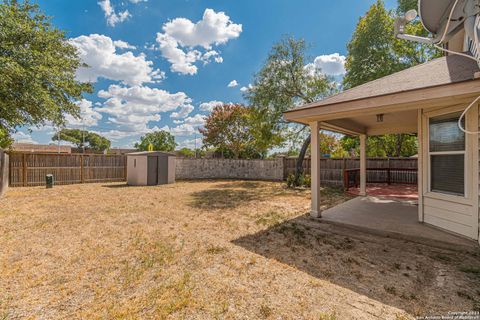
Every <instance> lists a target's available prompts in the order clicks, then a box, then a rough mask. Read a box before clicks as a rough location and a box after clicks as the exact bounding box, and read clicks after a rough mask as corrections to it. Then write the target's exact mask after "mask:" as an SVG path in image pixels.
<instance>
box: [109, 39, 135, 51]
mask: <svg viewBox="0 0 480 320" xmlns="http://www.w3.org/2000/svg"><path fill="white" fill-rule="evenodd" d="M113 44H114V45H115V47H117V48H119V49H130V50H135V49H137V47H135V46H132V45H131V44H129V43H128V42H126V41H123V40H116V41H113Z"/></svg>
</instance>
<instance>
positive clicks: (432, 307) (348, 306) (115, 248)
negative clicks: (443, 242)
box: [0, 181, 480, 320]
mask: <svg viewBox="0 0 480 320" xmlns="http://www.w3.org/2000/svg"><path fill="white" fill-rule="evenodd" d="M309 197H310V196H309V192H308V191H300V190H297V191H295V190H288V189H285V188H284V187H283V186H282V185H281V184H278V183H268V182H243V181H205V182H179V183H177V184H175V185H168V186H158V187H125V186H123V185H121V184H106V185H94V184H91V185H74V186H63V187H55V188H53V189H48V190H47V189H44V188H19V189H10V190H9V192H8V194H7V196H6V198H4V199H1V200H0V248H1V250H0V319H1V320H3V319H23V318H27V319H137V318H142V319H170V318H172V319H173V318H175V319H178V318H179V319H217V318H218V319H278V318H282V319H294V318H295V319H299V318H300V319H353V318H355V319H409V318H411V317H412V316H413V315H416V314H425V313H429V312H432V313H438V312H446V311H451V310H452V307H453V306H455V308H454V309H455V310H470V309H472V308H475V306H476V305H477V307H478V301H479V300H480V291H478V288H480V279H479V278H480V277H478V273H477V270H478V267H479V265H480V257H479V256H478V255H477V256H474V255H471V254H463V253H459V252H451V251H447V250H441V249H434V248H430V247H426V246H422V245H415V244H412V243H405V242H404V241H400V240H393V239H385V238H380V237H377V236H371V235H367V234H362V233H359V232H352V231H346V230H344V229H342V228H340V227H335V226H332V225H327V224H322V223H319V222H317V221H314V220H312V219H309V218H308V217H306V216H305V213H306V212H307V211H308V207H309ZM323 199H324V202H325V203H324V205H325V206H327V207H328V206H332V205H334V204H336V203H339V202H341V201H343V200H344V197H343V196H342V195H341V194H339V193H336V192H332V191H331V190H325V191H324V198H323Z"/></svg>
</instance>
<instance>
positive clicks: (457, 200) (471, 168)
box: [419, 105, 480, 239]
mask: <svg viewBox="0 0 480 320" xmlns="http://www.w3.org/2000/svg"><path fill="white" fill-rule="evenodd" d="M463 110H465V106H464V105H458V106H452V107H450V108H439V109H433V110H432V109H430V110H424V111H423V114H424V117H423V120H422V123H423V125H422V132H421V133H420V137H421V139H422V144H421V146H422V147H423V148H422V156H423V159H421V161H422V167H423V169H424V170H421V171H422V178H423V181H424V183H423V186H422V189H423V197H422V200H421V201H419V204H421V205H422V208H421V209H419V210H420V212H419V220H420V221H421V218H422V217H423V222H425V223H428V224H430V225H433V226H436V227H439V228H442V229H445V230H448V231H451V232H454V233H457V234H460V235H462V236H465V237H468V238H471V239H478V227H479V218H478V212H479V205H478V203H479V197H480V195H479V191H478V190H479V189H478V184H479V169H478V168H479V163H478V162H479V160H478V159H479V158H478V156H479V147H478V145H479V138H478V137H476V136H474V135H466V140H465V197H461V196H455V195H449V194H443V193H439V192H432V191H430V170H431V168H430V167H429V153H428V145H429V144H428V139H429V137H428V136H429V132H428V130H429V126H428V118H429V117H431V116H437V115H441V114H446V113H453V112H458V111H463ZM478 117H479V115H478V108H476V109H475V108H472V109H471V110H470V111H469V113H468V115H467V118H466V120H467V121H466V122H467V123H466V125H467V128H468V129H469V130H475V128H478V127H479V125H478V123H479V121H478ZM474 172H477V174H472V173H474Z"/></svg>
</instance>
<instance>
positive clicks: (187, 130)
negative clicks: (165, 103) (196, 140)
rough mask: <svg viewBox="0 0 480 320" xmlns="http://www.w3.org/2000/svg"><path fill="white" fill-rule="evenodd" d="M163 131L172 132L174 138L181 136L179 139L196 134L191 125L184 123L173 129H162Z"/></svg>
mask: <svg viewBox="0 0 480 320" xmlns="http://www.w3.org/2000/svg"><path fill="white" fill-rule="evenodd" d="M161 130H164V131H167V132H170V133H171V134H173V135H174V136H179V137H186V136H191V135H193V134H194V133H195V132H196V130H195V128H194V127H193V126H192V125H191V124H187V123H183V124H180V125H178V126H176V127H172V128H170V127H169V126H164V127H162V128H161Z"/></svg>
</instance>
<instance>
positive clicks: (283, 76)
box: [246, 37, 334, 182]
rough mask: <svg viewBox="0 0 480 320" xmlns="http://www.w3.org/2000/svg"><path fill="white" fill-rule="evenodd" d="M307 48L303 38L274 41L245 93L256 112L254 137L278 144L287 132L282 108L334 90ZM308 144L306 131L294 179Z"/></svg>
mask: <svg viewBox="0 0 480 320" xmlns="http://www.w3.org/2000/svg"><path fill="white" fill-rule="evenodd" d="M306 50H307V45H306V43H305V41H304V40H303V39H295V38H292V37H287V38H283V39H282V40H281V41H279V42H278V43H276V44H274V45H273V47H272V49H271V51H270V54H269V56H268V58H267V60H266V62H265V64H264V65H263V67H262V69H261V70H260V71H259V72H258V73H257V74H256V75H255V77H254V83H253V86H252V87H251V88H250V89H249V90H248V91H247V93H246V98H247V99H248V101H249V102H250V104H251V105H252V107H253V109H254V112H255V113H254V114H255V120H256V123H257V124H256V126H257V128H256V129H257V130H255V132H256V137H257V138H258V139H259V140H261V141H265V142H266V144H269V145H270V146H274V145H278V144H279V143H280V142H281V138H282V135H283V134H284V133H285V132H287V126H289V124H287V123H286V122H285V121H284V120H283V112H284V111H287V110H289V109H292V108H294V107H296V106H298V105H302V104H305V103H310V102H314V101H316V100H319V99H322V98H324V97H326V96H328V95H330V94H331V93H332V92H333V90H334V86H333V85H332V81H331V79H329V78H328V77H326V76H325V75H324V74H322V72H321V70H318V69H316V68H315V67H314V65H313V64H311V60H310V59H309V58H308V57H307V55H306ZM290 126H292V125H291V124H290ZM308 130H309V128H308V127H307V126H300V128H298V131H297V132H299V133H304V134H305V132H306V133H308ZM309 145H310V135H309V134H305V139H304V142H303V144H302V147H301V150H300V154H299V157H298V160H297V165H296V171H295V181H296V182H298V178H299V176H300V174H302V172H303V166H302V163H303V159H304V157H305V153H306V151H307V149H308V146H309Z"/></svg>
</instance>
